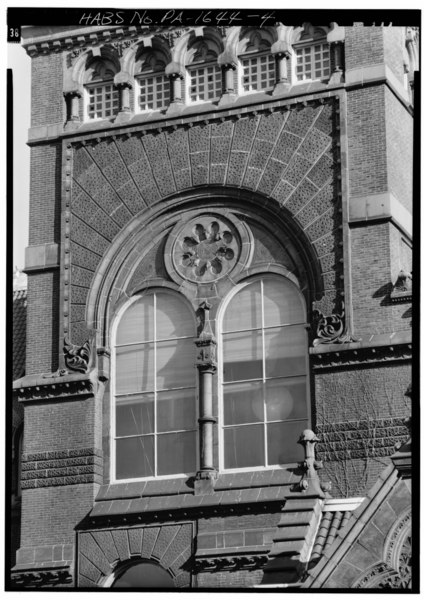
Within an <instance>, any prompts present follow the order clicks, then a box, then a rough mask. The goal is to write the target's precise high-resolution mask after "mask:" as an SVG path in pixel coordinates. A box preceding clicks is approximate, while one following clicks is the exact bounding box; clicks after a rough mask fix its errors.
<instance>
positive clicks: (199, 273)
mask: <svg viewBox="0 0 424 600" xmlns="http://www.w3.org/2000/svg"><path fill="white" fill-rule="evenodd" d="M231 229H232V228H231V227H230V226H229V225H227V223H226V222H224V220H221V219H217V218H211V217H206V216H205V217H203V218H202V220H200V219H197V220H196V221H195V222H194V223H193V222H192V223H190V224H188V225H187V226H186V227H185V228H184V229H183V231H182V232H181V234H180V236H179V240H178V243H177V246H176V248H175V250H174V260H175V266H176V268H177V270H178V271H179V272H180V274H181V275H183V276H184V277H185V278H187V279H191V280H192V281H199V282H207V281H214V280H216V279H219V278H220V277H222V276H223V275H225V274H226V273H228V272H229V271H230V270H231V269H232V268H233V267H234V265H235V264H236V262H237V259H238V255H239V247H240V244H239V241H238V237H237V234H236V232H235V231H232V230H231Z"/></svg>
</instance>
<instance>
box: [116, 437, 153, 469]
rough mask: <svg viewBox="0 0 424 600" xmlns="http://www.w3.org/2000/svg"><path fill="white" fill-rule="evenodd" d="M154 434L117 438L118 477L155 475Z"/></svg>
mask: <svg viewBox="0 0 424 600" xmlns="http://www.w3.org/2000/svg"><path fill="white" fill-rule="evenodd" d="M153 456H154V441H153V436H152V435H148V436H144V437H134V438H122V439H119V440H116V479H133V478H135V477H151V476H152V475H154V458H153Z"/></svg>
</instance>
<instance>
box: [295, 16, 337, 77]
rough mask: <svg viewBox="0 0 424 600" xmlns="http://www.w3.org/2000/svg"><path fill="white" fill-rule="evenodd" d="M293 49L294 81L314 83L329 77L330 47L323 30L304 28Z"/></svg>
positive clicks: (319, 28)
mask: <svg viewBox="0 0 424 600" xmlns="http://www.w3.org/2000/svg"><path fill="white" fill-rule="evenodd" d="M293 49H294V63H295V65H294V66H295V73H294V75H295V81H297V82H301V81H314V80H317V79H328V78H329V77H330V47H329V45H328V42H327V32H326V31H325V30H324V29H323V28H321V27H312V26H310V25H307V26H305V28H304V32H303V33H302V35H301V37H300V39H299V41H298V42H297V43H296V44H294V46H293Z"/></svg>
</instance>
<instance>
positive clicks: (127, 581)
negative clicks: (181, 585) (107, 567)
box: [111, 560, 175, 589]
mask: <svg viewBox="0 0 424 600" xmlns="http://www.w3.org/2000/svg"><path fill="white" fill-rule="evenodd" d="M111 587H113V588H127V589H128V588H132V589H137V588H146V589H150V588H174V587H175V583H174V580H173V579H172V577H171V575H170V574H169V573H168V571H165V569H164V568H163V567H161V566H160V565H158V564H156V563H154V562H152V561H147V560H146V561H143V562H139V563H136V564H135V565H130V566H129V567H128V568H127V569H125V571H123V572H122V573H120V574H119V575H118V577H117V578H116V579H115V581H114V582H113V583H112V586H111Z"/></svg>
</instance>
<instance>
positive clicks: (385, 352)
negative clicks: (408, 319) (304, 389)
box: [309, 332, 412, 371]
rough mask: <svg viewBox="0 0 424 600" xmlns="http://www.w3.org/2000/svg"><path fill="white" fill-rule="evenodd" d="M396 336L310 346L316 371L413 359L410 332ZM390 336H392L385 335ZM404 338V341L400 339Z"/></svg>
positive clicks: (310, 353)
mask: <svg viewBox="0 0 424 600" xmlns="http://www.w3.org/2000/svg"><path fill="white" fill-rule="evenodd" d="M402 333H405V334H407V335H399V336H398V337H399V340H398V341H396V338H392V342H390V339H385V340H384V341H383V340H377V339H376V340H375V341H374V342H373V341H372V340H371V341H369V342H356V343H350V344H340V345H335V344H329V345H328V346H324V345H320V346H316V347H315V348H310V350H309V356H310V359H311V364H312V368H313V370H314V371H322V370H324V369H331V368H344V367H348V366H356V365H361V364H376V363H384V362H394V361H410V360H411V359H412V340H411V334H410V332H402ZM385 337H386V338H390V336H385ZM401 339H403V341H400V340H401Z"/></svg>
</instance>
